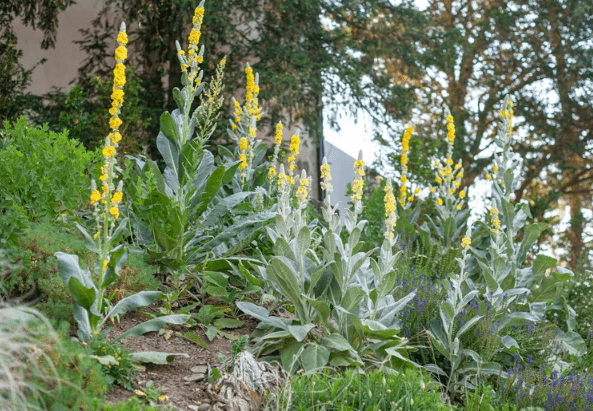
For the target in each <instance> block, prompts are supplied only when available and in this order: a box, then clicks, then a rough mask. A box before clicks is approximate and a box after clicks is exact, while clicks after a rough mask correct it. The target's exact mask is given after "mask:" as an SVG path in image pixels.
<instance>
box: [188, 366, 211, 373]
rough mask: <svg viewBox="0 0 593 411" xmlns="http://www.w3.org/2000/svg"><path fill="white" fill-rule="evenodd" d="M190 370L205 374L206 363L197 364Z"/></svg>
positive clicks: (206, 369) (206, 370)
mask: <svg viewBox="0 0 593 411" xmlns="http://www.w3.org/2000/svg"><path fill="white" fill-rule="evenodd" d="M191 372H195V373H196V374H206V373H207V372H208V366H207V365H197V366H195V367H192V368H191Z"/></svg>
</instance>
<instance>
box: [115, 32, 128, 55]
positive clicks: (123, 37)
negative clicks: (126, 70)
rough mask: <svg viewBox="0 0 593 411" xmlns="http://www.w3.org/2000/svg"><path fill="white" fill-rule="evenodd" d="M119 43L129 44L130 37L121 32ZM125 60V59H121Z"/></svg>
mask: <svg viewBox="0 0 593 411" xmlns="http://www.w3.org/2000/svg"><path fill="white" fill-rule="evenodd" d="M117 42H118V43H122V44H128V35H127V34H126V32H125V31H120V32H119V34H118V36H117ZM121 60H123V59H121Z"/></svg>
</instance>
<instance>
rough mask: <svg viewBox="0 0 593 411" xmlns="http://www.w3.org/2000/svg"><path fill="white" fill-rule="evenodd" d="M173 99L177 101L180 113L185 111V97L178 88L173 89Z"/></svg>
mask: <svg viewBox="0 0 593 411" xmlns="http://www.w3.org/2000/svg"><path fill="white" fill-rule="evenodd" d="M173 98H174V99H175V102H176V103H177V107H179V111H183V109H184V107H185V100H184V99H183V95H182V93H181V91H180V90H179V88H177V87H175V88H174V89H173Z"/></svg>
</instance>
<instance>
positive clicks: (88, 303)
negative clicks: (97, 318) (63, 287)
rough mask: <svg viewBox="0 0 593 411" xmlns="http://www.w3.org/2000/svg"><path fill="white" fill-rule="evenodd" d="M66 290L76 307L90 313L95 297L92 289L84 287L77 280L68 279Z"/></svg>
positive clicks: (73, 278)
mask: <svg viewBox="0 0 593 411" xmlns="http://www.w3.org/2000/svg"><path fill="white" fill-rule="evenodd" d="M68 289H69V290H70V294H71V295H72V298H73V299H74V301H76V303H77V304H78V305H80V306H81V307H83V308H84V309H86V310H88V311H90V310H91V307H92V306H93V304H94V303H95V297H96V295H97V293H96V291H95V288H94V287H85V286H84V285H83V284H82V283H81V282H80V280H79V279H78V278H76V277H70V281H68Z"/></svg>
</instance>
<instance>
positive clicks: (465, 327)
mask: <svg viewBox="0 0 593 411" xmlns="http://www.w3.org/2000/svg"><path fill="white" fill-rule="evenodd" d="M483 317H484V316H483V315H476V316H475V317H473V318H472V319H471V320H469V321H468V322H466V323H465V324H463V325H462V326H461V328H459V330H458V331H457V334H455V337H456V338H460V337H461V336H462V335H463V334H464V333H465V332H466V331H467V330H469V329H470V328H472V327H473V326H474V324H476V323H477V322H478V321H480V320H481V319H482V318H483Z"/></svg>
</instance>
